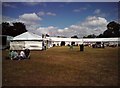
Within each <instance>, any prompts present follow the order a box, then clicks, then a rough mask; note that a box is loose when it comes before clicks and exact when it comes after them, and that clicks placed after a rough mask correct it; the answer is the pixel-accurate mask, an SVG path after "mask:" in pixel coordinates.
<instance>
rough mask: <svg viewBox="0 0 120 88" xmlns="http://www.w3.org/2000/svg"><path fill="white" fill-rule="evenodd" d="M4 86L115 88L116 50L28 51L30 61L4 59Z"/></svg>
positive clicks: (116, 76) (116, 75)
mask: <svg viewBox="0 0 120 88" xmlns="http://www.w3.org/2000/svg"><path fill="white" fill-rule="evenodd" d="M7 52H8V51H7V50H6V51H3V67H2V68H3V72H2V73H3V86H117V83H118V48H111V47H106V48H105V49H102V48H101V49H100V48H99V49H93V48H89V47H85V51H84V52H80V51H79V47H74V48H73V50H70V49H69V47H53V48H50V49H48V50H46V51H31V59H30V60H20V61H17V60H13V61H12V60H6V59H5V57H6V55H7Z"/></svg>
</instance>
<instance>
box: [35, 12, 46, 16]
mask: <svg viewBox="0 0 120 88" xmlns="http://www.w3.org/2000/svg"><path fill="white" fill-rule="evenodd" d="M37 14H38V15H39V16H44V15H45V12H43V11H40V12H38V13H37Z"/></svg>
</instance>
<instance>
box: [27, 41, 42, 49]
mask: <svg viewBox="0 0 120 88" xmlns="http://www.w3.org/2000/svg"><path fill="white" fill-rule="evenodd" d="M42 43H43V41H25V48H29V49H30V50H42V49H43V45H42Z"/></svg>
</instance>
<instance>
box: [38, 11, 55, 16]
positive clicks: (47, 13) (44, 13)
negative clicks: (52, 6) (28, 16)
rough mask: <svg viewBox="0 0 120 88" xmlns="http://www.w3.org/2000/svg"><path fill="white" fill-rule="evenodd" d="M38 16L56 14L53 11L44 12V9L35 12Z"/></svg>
mask: <svg viewBox="0 0 120 88" xmlns="http://www.w3.org/2000/svg"><path fill="white" fill-rule="evenodd" d="M37 14H38V15H39V16H45V15H48V16H56V14H55V13H53V12H44V11H40V12H38V13H37Z"/></svg>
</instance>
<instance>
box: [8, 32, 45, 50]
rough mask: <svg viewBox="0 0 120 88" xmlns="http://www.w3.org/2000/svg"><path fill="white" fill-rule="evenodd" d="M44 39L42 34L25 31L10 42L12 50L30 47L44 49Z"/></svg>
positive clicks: (31, 48)
mask: <svg viewBox="0 0 120 88" xmlns="http://www.w3.org/2000/svg"><path fill="white" fill-rule="evenodd" d="M42 44H43V39H42V37H41V36H39V35H36V34H33V33H30V32H25V33H22V34H20V35H18V36H16V37H14V38H13V39H12V40H11V42H10V49H11V50H23V49H25V48H29V49H30V50H42V49H43V45H42Z"/></svg>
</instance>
